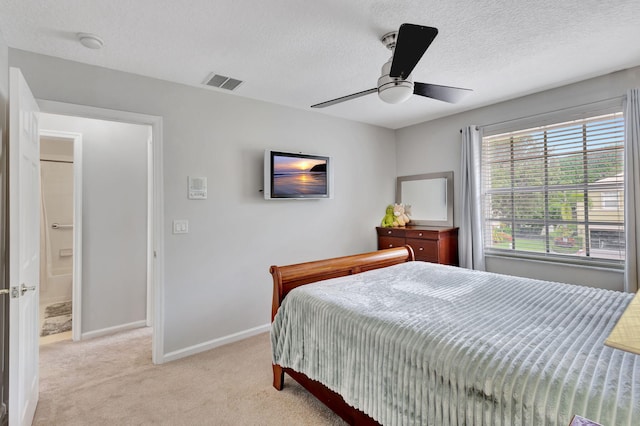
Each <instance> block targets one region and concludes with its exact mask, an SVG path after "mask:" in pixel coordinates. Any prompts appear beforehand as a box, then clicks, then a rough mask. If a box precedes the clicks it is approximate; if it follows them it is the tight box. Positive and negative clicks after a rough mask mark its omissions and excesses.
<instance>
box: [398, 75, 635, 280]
mask: <svg viewBox="0 0 640 426" xmlns="http://www.w3.org/2000/svg"><path fill="white" fill-rule="evenodd" d="M638 86H640V67H638V68H633V69H630V70H624V71H619V72H616V73H613V74H609V75H605V76H601V77H597V78H593V79H590V80H586V81H583V82H579V83H575V84H571V85H568V86H563V87H559V88H556V89H552V90H548V91H545V92H540V93H536V94H532V95H529V96H525V97H522V98H518V99H514V100H510V101H506V102H502V103H498V104H495V105H490V106H486V107H483V108H478V109H475V110H471V111H467V112H464V113H461V114H456V115H453V116H449V117H445V118H441V119H438V120H433V121H430V122H426V123H421V124H417V125H415V126H411V127H407V128H404V129H400V130H398V131H397V132H396V139H397V162H398V163H397V169H398V175H399V176H404V175H412V174H418V173H432V172H441V171H447V170H453V171H454V181H455V192H454V199H455V203H456V204H455V213H454V214H455V223H456V225H457V224H458V218H460V201H459V199H460V198H459V194H460V180H459V178H458V177H459V176H460V152H461V145H460V144H461V138H460V129H461V128H462V127H465V126H468V125H480V126H482V125H488V124H493V123H498V122H503V121H507V120H513V119H517V118H522V117H527V116H532V115H536V114H542V113H546V112H550V111H555V110H560V109H563V108H569V107H572V106H578V105H582V104H586V103H590V102H596V101H600V100H604V99H609V98H613V97H616V96H621V95H624V94H625V93H626V91H627V89H629V88H631V87H638ZM487 269H488V270H490V271H492V272H500V273H505V274H510V275H520V276H527V277H532V278H539V279H546V280H553V281H561V282H568V283H575V284H584V285H591V286H598V287H604V288H609V289H615V290H622V289H623V274H622V273H621V272H619V271H607V270H601V269H595V268H587V267H567V266H562V265H558V264H550V263H549V262H531V261H522V260H513V259H505V258H495V257H490V258H487Z"/></svg>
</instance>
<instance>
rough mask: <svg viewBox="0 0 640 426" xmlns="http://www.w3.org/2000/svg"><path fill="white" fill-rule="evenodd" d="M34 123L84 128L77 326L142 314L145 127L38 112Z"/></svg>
mask: <svg viewBox="0 0 640 426" xmlns="http://www.w3.org/2000/svg"><path fill="white" fill-rule="evenodd" d="M34 94H35V91H34ZM36 96H37V94H36ZM40 129H45V130H56V131H68V132H75V133H80V134H81V135H82V330H81V332H82V333H83V334H86V333H90V332H95V331H100V330H103V329H107V328H111V327H118V326H124V325H126V324H131V323H135V322H139V321H144V320H145V319H146V298H147V293H146V292H147V281H146V280H147V269H146V261H147V260H146V259H147V141H148V136H149V131H150V129H149V127H148V126H141V125H137V124H129V123H116V122H112V121H103V120H95V119H88V118H79V117H67V116H61V115H54V114H45V113H42V114H41V117H40Z"/></svg>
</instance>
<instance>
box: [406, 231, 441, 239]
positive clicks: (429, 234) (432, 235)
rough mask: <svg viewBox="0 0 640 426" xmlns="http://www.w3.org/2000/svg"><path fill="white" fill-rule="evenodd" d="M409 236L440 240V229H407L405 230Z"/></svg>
mask: <svg viewBox="0 0 640 426" xmlns="http://www.w3.org/2000/svg"><path fill="white" fill-rule="evenodd" d="M405 236H406V237H407V238H419V239H421V240H438V239H439V238H440V233H439V232H438V231H431V230H428V229H407V230H406V231H405Z"/></svg>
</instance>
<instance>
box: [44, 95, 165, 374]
mask: <svg viewBox="0 0 640 426" xmlns="http://www.w3.org/2000/svg"><path fill="white" fill-rule="evenodd" d="M37 102H38V106H39V107H40V111H41V112H44V113H50V114H58V115H70V116H75V117H84V118H94V119H98V120H108V121H117V122H123V123H131V124H142V125H149V126H151V137H150V148H149V150H148V165H147V169H148V176H149V178H150V179H149V183H148V186H147V190H148V194H147V196H148V204H147V210H148V215H149V217H148V225H147V226H148V230H149V231H151V232H147V271H148V272H151V276H149V274H147V282H149V281H150V282H151V285H150V286H149V285H148V286H147V288H148V291H147V325H151V326H153V333H152V343H151V353H152V361H153V363H154V364H162V363H164V362H165V360H164V355H165V354H164V337H163V336H164V233H163V228H164V209H163V205H164V195H163V194H164V191H163V176H164V174H163V162H162V152H163V150H162V117H160V116H155V115H148V114H140V113H135V112H129V111H119V110H112V109H105V108H97V107H92V106H87V105H78V104H70V103H65V102H57V101H49V100H43V99H37ZM74 155H75V152H74ZM74 305H75V303H74ZM149 322H151V324H149Z"/></svg>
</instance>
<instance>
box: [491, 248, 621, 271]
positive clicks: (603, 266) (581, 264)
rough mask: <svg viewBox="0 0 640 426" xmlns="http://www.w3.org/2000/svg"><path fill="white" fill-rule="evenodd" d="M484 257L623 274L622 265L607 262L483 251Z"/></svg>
mask: <svg viewBox="0 0 640 426" xmlns="http://www.w3.org/2000/svg"><path fill="white" fill-rule="evenodd" d="M484 256H485V257H493V258H499V259H511V260H517V261H525V262H532V263H539V264H553V265H564V266H568V267H577V268H586V269H595V270H601V271H614V272H621V273H624V263H614V262H607V261H606V260H588V261H584V260H578V259H567V258H565V257H556V256H536V255H535V254H523V253H517V254H516V253H502V252H496V251H485V253H484Z"/></svg>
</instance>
